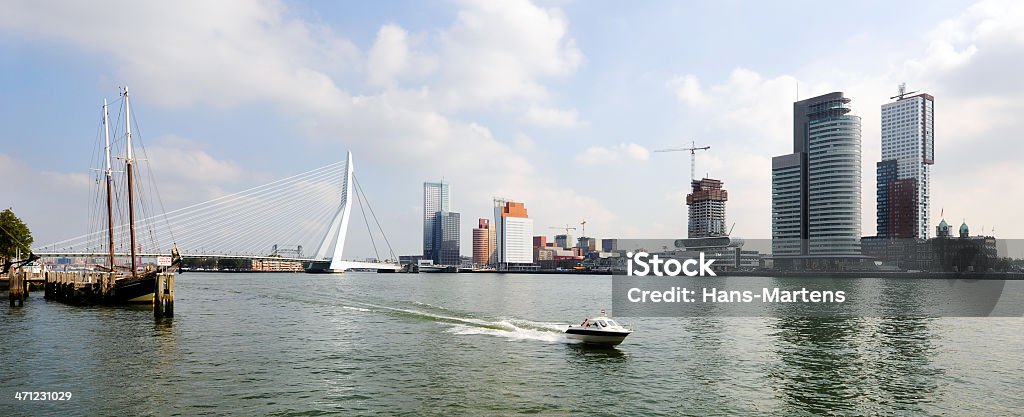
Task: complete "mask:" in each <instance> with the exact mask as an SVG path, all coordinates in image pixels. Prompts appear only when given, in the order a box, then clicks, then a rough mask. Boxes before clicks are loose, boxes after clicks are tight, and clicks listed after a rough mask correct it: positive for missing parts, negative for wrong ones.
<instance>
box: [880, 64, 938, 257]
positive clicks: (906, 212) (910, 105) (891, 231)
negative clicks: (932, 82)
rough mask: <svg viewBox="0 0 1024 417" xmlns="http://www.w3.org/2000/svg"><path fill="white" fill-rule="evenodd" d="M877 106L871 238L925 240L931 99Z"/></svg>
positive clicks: (930, 161)
mask: <svg viewBox="0 0 1024 417" xmlns="http://www.w3.org/2000/svg"><path fill="white" fill-rule="evenodd" d="M904 91H905V87H904V85H902V84H901V85H900V92H899V95H897V96H895V97H893V98H895V99H896V101H894V102H892V103H886V104H883V105H882V162H880V163H879V164H878V167H879V168H878V193H877V200H878V213H877V214H878V216H877V219H878V223H877V225H878V227H877V235H878V236H880V237H888V238H907V239H928V232H929V230H928V225H929V224H930V222H929V220H930V219H929V215H928V212H929V200H930V198H929V191H930V188H931V185H930V172H929V171H930V167H931V165H932V164H934V163H935V98H934V97H932V96H931V95H928V94H924V93H919V94H915V95H912V96H907V95H905V93H904Z"/></svg>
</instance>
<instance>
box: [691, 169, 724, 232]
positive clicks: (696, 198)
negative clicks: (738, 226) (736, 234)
mask: <svg viewBox="0 0 1024 417" xmlns="http://www.w3.org/2000/svg"><path fill="white" fill-rule="evenodd" d="M690 185H691V186H692V187H693V192H691V193H690V194H687V195H686V205H687V206H689V207H690V209H689V211H690V224H689V228H688V230H687V232H688V233H687V234H688V236H689V237H690V238H691V239H693V238H698V237H712V236H725V234H726V229H725V202H726V200H728V199H729V193H728V191H726V190H725V189H723V188H722V181H719V180H716V179H711V178H704V179H701V180H699V181H697V180H695V181H693V183H692V184H690Z"/></svg>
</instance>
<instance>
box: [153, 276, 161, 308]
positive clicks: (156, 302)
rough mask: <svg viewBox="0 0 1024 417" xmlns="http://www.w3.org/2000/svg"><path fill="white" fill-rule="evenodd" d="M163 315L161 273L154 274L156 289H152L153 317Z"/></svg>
mask: <svg viewBox="0 0 1024 417" xmlns="http://www.w3.org/2000/svg"><path fill="white" fill-rule="evenodd" d="M163 316H164V277H163V274H157V276H156V290H155V291H153V317H156V318H161V317H163Z"/></svg>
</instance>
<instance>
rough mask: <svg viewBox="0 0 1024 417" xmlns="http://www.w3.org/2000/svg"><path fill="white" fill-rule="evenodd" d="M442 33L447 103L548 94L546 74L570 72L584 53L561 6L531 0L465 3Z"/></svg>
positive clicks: (457, 105)
mask: <svg viewBox="0 0 1024 417" xmlns="http://www.w3.org/2000/svg"><path fill="white" fill-rule="evenodd" d="M460 5H461V6H462V10H460V11H459V13H458V19H457V21H456V23H455V25H454V26H453V27H452V28H450V29H449V30H447V31H445V32H444V33H443V34H442V35H441V56H442V62H443V64H442V67H443V68H442V71H443V74H444V81H443V84H442V86H441V87H442V88H441V89H442V90H443V91H444V96H445V103H446V104H448V105H450V106H453V107H455V108H465V107H469V106H480V105H489V104H492V103H495V102H504V101H509V100H512V101H514V100H543V99H545V98H547V97H548V94H549V93H548V91H547V89H546V88H545V87H544V86H543V85H542V84H541V81H540V80H541V79H544V78H548V77H561V76H566V75H570V74H572V73H573V72H575V71H576V69H577V68H578V67H579V66H580V65H581V64H582V62H583V53H582V52H580V50H579V49H578V48H577V47H576V43H575V41H574V40H573V39H572V38H570V37H569V35H568V26H569V24H568V22H567V21H566V19H565V17H564V16H563V15H562V13H561V12H560V11H559V10H557V9H545V8H541V7H538V6H537V5H535V4H533V3H531V2H529V1H527V0H511V1H487V0H467V1H462V2H460Z"/></svg>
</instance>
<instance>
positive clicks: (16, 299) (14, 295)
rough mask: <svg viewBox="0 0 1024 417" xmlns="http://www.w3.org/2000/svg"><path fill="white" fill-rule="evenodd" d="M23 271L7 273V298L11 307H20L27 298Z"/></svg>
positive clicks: (26, 285) (26, 284) (26, 283)
mask: <svg viewBox="0 0 1024 417" xmlns="http://www.w3.org/2000/svg"><path fill="white" fill-rule="evenodd" d="M26 274H27V273H26V272H25V271H16V272H13V273H11V274H8V275H7V276H8V278H9V279H10V281H9V287H8V292H9V298H10V300H11V307H21V306H24V305H25V300H26V299H27V298H28V280H27V279H26Z"/></svg>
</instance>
